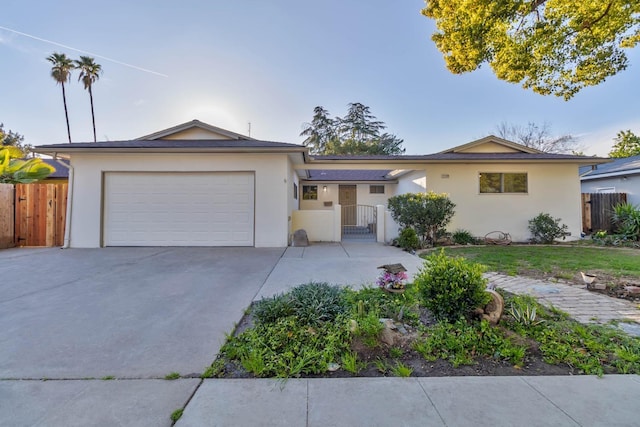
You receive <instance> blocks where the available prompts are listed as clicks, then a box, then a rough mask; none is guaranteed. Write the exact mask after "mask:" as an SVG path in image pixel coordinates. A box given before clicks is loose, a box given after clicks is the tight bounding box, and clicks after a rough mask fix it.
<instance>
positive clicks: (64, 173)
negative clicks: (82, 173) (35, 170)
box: [42, 159, 69, 179]
mask: <svg viewBox="0 0 640 427" xmlns="http://www.w3.org/2000/svg"><path fill="white" fill-rule="evenodd" d="M42 161H43V162H44V163H46V164H48V165H50V166H53V167H54V168H55V170H56V171H55V172H54V173H52V174H51V175H49V176H48V177H47V179H51V178H58V179H64V178H69V168H68V167H67V166H65V163H64V162H62V161H55V160H53V159H42Z"/></svg>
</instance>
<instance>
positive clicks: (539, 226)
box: [529, 213, 569, 244]
mask: <svg viewBox="0 0 640 427" xmlns="http://www.w3.org/2000/svg"><path fill="white" fill-rule="evenodd" d="M560 221H561V219H560V218H553V217H552V216H551V215H549V214H548V213H541V214H539V215H538V216H536V217H535V218H533V219H530V220H529V231H530V232H531V236H532V237H531V241H532V242H533V243H544V244H549V243H553V242H554V240H556V239H559V238H561V237H562V240H564V239H565V238H566V236H568V235H569V233H567V229H568V228H569V227H567V225H566V224H562V225H560Z"/></svg>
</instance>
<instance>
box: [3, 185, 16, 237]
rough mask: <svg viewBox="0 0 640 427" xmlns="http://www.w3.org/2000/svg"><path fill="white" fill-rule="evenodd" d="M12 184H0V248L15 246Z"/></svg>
mask: <svg viewBox="0 0 640 427" xmlns="http://www.w3.org/2000/svg"><path fill="white" fill-rule="evenodd" d="M14 201H15V196H14V187H13V184H0V249H5V248H11V247H13V246H15V243H14V242H15V235H14V229H15V217H14V211H15V210H14Z"/></svg>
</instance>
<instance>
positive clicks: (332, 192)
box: [300, 182, 397, 210]
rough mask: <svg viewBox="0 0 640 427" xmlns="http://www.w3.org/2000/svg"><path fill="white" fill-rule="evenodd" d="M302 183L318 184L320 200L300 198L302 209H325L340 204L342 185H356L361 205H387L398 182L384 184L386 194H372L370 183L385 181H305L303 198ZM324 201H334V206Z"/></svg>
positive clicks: (357, 196) (357, 197) (394, 192)
mask: <svg viewBox="0 0 640 427" xmlns="http://www.w3.org/2000/svg"><path fill="white" fill-rule="evenodd" d="M302 185H317V186H318V200H300V209H302V210H323V209H333V206H335V205H337V204H338V198H339V195H338V193H339V188H340V185H355V186H356V199H357V201H358V204H359V205H368V206H376V205H385V206H386V205H387V199H388V198H389V197H391V196H393V195H395V194H396V191H395V187H396V186H397V184H389V183H386V184H384V194H370V193H369V186H370V185H383V183H379V184H378V183H367V184H356V183H353V184H350V183H343V184H316V183H314V182H311V183H303V184H300V197H301V198H302ZM325 186H326V187H327V191H323V187H325ZM324 202H332V206H325V205H324Z"/></svg>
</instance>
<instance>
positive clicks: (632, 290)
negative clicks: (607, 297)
mask: <svg viewBox="0 0 640 427" xmlns="http://www.w3.org/2000/svg"><path fill="white" fill-rule="evenodd" d="M624 290H625V291H626V292H627V293H628V294H629V295H640V286H625V287H624Z"/></svg>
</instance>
